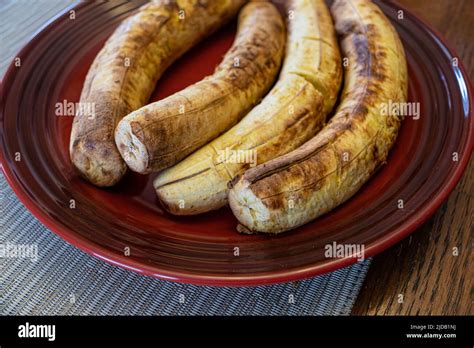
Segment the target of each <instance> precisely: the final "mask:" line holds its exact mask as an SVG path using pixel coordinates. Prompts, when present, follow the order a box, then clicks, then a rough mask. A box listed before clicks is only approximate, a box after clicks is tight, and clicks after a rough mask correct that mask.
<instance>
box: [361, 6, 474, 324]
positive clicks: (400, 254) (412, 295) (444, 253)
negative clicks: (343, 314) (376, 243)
mask: <svg viewBox="0 0 474 348" xmlns="http://www.w3.org/2000/svg"><path fill="white" fill-rule="evenodd" d="M399 3H401V4H402V5H404V6H405V7H406V8H408V9H410V10H412V11H413V12H415V13H417V14H418V15H420V16H421V17H423V18H424V19H425V20H427V21H428V22H429V23H430V24H431V25H432V26H434V27H435V28H436V29H437V30H438V31H439V32H441V33H442V34H443V36H444V37H445V38H446V39H447V40H448V42H449V43H450V45H451V46H452V47H453V48H454V50H455V51H456V53H457V54H458V55H459V57H460V59H461V60H462V62H463V64H464V66H465V67H466V69H467V71H468V73H469V76H470V78H471V80H472V81H474V52H473V50H474V42H473V37H474V1H472V0H399ZM473 173H474V158H471V161H470V163H469V166H468V168H467V169H466V172H465V173H464V176H463V178H462V180H461V181H460V182H459V183H458V185H457V186H456V188H455V190H454V191H453V192H452V193H451V195H450V196H449V199H448V200H447V201H446V202H445V203H444V204H443V206H442V207H441V208H440V209H439V211H438V212H437V213H436V214H435V215H434V216H433V217H432V218H431V219H430V220H429V221H428V222H427V223H426V224H425V225H424V226H423V227H422V228H420V229H419V230H418V231H416V232H415V233H413V234H412V235H411V236H410V237H409V238H407V239H405V240H404V241H402V242H401V243H399V244H397V245H396V246H394V247H392V248H390V249H388V250H386V251H385V252H383V253H382V254H379V255H377V256H376V257H374V260H373V263H372V266H371V268H370V270H369V273H368V275H367V278H366V280H365V283H364V286H363V288H362V290H361V292H360V294H359V297H358V299H357V301H356V304H355V306H354V308H353V312H352V313H353V314H354V315H399V314H402V315H463V314H464V315H466V314H470V315H472V314H473V301H474V288H473V278H474V264H473V262H472V261H473V234H474V233H473V231H474V225H473V216H474V209H473V203H474V174H473ZM455 247H457V248H458V249H459V254H458V256H455V255H453V248H455ZM400 295H401V296H400ZM402 296H403V297H402ZM400 300H403V302H402V303H400V302H401V301H400Z"/></svg>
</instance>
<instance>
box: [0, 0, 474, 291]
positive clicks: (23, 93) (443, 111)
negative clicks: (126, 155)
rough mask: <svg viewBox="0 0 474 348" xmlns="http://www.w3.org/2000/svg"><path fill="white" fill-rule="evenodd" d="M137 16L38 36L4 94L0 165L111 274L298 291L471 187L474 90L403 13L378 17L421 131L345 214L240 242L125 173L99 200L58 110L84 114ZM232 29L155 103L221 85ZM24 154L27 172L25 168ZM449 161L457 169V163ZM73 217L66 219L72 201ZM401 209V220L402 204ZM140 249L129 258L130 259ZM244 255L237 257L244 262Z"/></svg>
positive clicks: (403, 140)
mask: <svg viewBox="0 0 474 348" xmlns="http://www.w3.org/2000/svg"><path fill="white" fill-rule="evenodd" d="M138 5H139V3H137V2H133V3H132V2H121V1H114V2H88V3H82V4H80V5H79V6H77V8H76V19H75V20H70V19H69V17H68V15H67V13H66V14H64V15H62V16H59V17H57V18H56V19H55V20H54V21H52V22H51V23H49V24H48V25H47V26H46V27H45V28H44V29H43V30H42V31H40V32H39V33H38V34H37V35H36V36H35V37H34V38H33V39H32V40H31V42H30V43H29V44H28V45H27V46H26V47H25V48H24V49H23V50H22V51H21V52H20V54H19V55H18V56H19V57H21V60H22V66H21V67H20V68H17V67H15V66H14V65H13V64H12V65H11V66H10V68H9V69H8V72H7V74H6V76H5V78H4V80H3V82H2V86H1V114H0V136H1V143H0V146H1V148H0V158H1V163H2V169H3V171H4V173H5V175H6V178H7V180H8V182H9V183H10V185H11V186H12V187H13V189H14V191H15V193H16V194H17V195H18V197H19V198H20V199H21V201H22V202H23V203H24V204H25V205H26V207H27V208H28V209H30V210H31V211H32V212H33V214H34V215H35V216H36V217H37V218H38V219H39V220H40V221H42V222H43V223H44V224H45V225H46V226H47V227H48V228H50V229H51V230H52V231H54V232H55V233H57V234H58V235H60V236H61V237H62V238H64V239H65V240H66V241H68V242H70V243H71V244H74V245H76V246H77V247H79V248H81V249H82V250H85V251H87V252H88V253H91V254H93V255H95V256H97V257H99V258H101V259H103V260H105V261H108V262H111V263H113V264H116V265H119V266H122V267H124V268H127V269H130V270H133V271H136V272H140V273H143V274H147V275H152V276H155V277H158V278H163V279H169V280H175V281H180V282H186V283H194V284H210V285H256V284H268V283H275V282H284V281H290V280H296V279H301V278H306V277H310V276H314V275H317V274H321V273H324V272H328V271H332V270H335V269H337V268H340V267H344V266H347V265H349V264H351V263H353V262H355V261H356V260H355V259H354V258H341V259H328V258H325V257H324V246H325V245H326V244H330V243H332V242H333V241H336V242H337V243H341V244H342V243H358V244H363V245H364V246H365V252H366V256H371V255H374V254H376V253H379V252H381V251H382V250H384V249H386V248H388V247H390V246H391V245H393V244H395V243H396V242H398V241H399V240H401V239H402V238H404V237H406V236H407V235H408V234H409V233H411V232H412V231H413V230H415V229H416V228H417V227H418V226H420V225H421V224H422V223H423V222H424V221H426V219H428V218H429V217H430V216H431V215H432V214H433V213H434V212H435V210H436V209H437V208H438V207H439V206H440V205H441V203H442V202H443V200H445V199H446V197H447V196H448V194H449V193H450V192H451V190H452V189H453V188H454V186H455V184H456V182H457V181H458V180H459V178H460V177H461V174H462V172H463V170H464V169H465V167H466V164H467V163H468V160H469V157H470V155H471V152H472V146H473V116H472V102H473V100H472V88H471V86H470V83H469V81H468V78H467V75H466V73H465V71H464V69H463V68H462V66H461V64H460V63H459V66H455V65H453V64H452V62H453V58H454V57H456V55H455V54H454V53H453V52H452V51H451V50H450V49H448V48H446V45H445V44H444V43H443V41H442V39H440V37H439V35H438V34H436V33H434V32H433V30H432V29H430V28H429V27H428V26H427V25H426V24H424V23H423V22H421V21H420V20H419V19H418V18H416V17H415V16H414V15H412V14H410V13H409V12H408V11H406V10H405V13H404V19H403V20H398V19H397V11H398V10H399V9H400V7H399V6H398V5H396V4H394V3H380V6H381V7H382V9H383V11H384V12H385V13H386V14H387V15H388V16H389V18H390V19H391V20H392V22H393V24H394V25H395V27H396V28H397V30H398V32H399V34H400V36H401V38H402V40H403V43H404V45H405V49H406V53H407V59H408V65H409V80H410V88H409V90H410V100H411V101H418V102H420V103H421V117H420V119H418V120H414V119H412V118H408V119H406V120H405V121H404V123H403V126H402V129H401V132H400V135H399V138H398V141H397V143H396V146H395V148H394V149H393V151H392V153H391V157H390V158H389V160H388V164H387V165H386V166H384V167H383V169H382V170H380V171H379V172H378V173H377V175H376V176H375V177H374V178H373V179H372V180H370V182H369V183H367V185H365V186H364V187H363V189H362V190H361V191H360V192H359V193H358V194H357V195H356V196H355V197H354V198H352V199H351V200H350V201H348V202H347V203H346V204H344V205H342V206H340V207H339V208H337V209H335V210H334V211H333V212H331V213H330V214H327V215H325V216H323V217H322V218H320V219H318V220H316V221H314V222H312V223H309V224H307V225H305V226H303V227H301V228H299V229H297V230H295V231H293V232H290V233H284V234H282V235H279V236H276V237H268V236H247V235H240V234H238V233H236V232H235V226H236V223H237V221H236V220H235V218H234V217H233V216H232V213H231V212H230V210H229V209H228V208H225V209H221V210H219V211H216V212H214V213H210V214H206V215H202V216H198V217H192V218H181V217H173V216H170V215H168V214H166V213H164V212H163V210H162V209H161V208H160V206H159V205H158V203H157V200H156V198H155V194H154V192H153V189H152V186H151V183H152V179H153V176H140V175H137V174H131V173H129V174H128V175H127V176H126V178H125V179H124V180H123V181H122V182H121V183H120V185H118V186H117V187H114V188H112V189H107V190H102V189H98V188H95V187H94V186H91V185H89V184H87V183H86V182H84V181H83V180H81V179H80V178H79V177H78V176H77V175H76V174H75V173H74V171H73V168H72V166H71V163H70V161H69V157H68V142H69V132H70V129H71V123H72V117H67V116H62V117H58V116H56V115H55V104H56V103H58V102H62V101H63V100H67V101H69V102H76V101H78V100H79V94H80V91H81V88H82V83H83V81H84V77H85V74H86V72H87V70H88V68H89V66H90V64H91V62H92V60H93V58H94V56H95V55H96V53H97V52H98V50H99V49H100V47H101V46H102V45H103V43H104V41H105V40H106V38H107V37H108V36H109V35H110V34H111V33H112V31H113V29H114V28H115V27H116V26H117V24H118V23H119V22H120V21H121V20H122V19H123V18H125V17H126V16H127V15H128V14H129V13H130V12H131V11H132V10H134V9H135V8H136V7H137V6H138ZM233 35H234V27H233V26H229V27H228V28H226V29H224V30H222V31H220V32H219V33H217V34H216V35H214V36H212V37H210V38H209V39H208V40H207V41H205V42H204V43H203V44H201V45H199V47H196V48H195V49H194V50H192V51H191V52H190V53H189V54H187V55H186V56H185V57H184V58H183V59H181V60H180V61H179V62H178V63H176V64H175V65H174V66H173V67H172V68H171V69H170V70H169V71H168V72H167V73H166V75H165V76H164V77H163V78H162V79H161V81H160V82H159V84H158V89H157V91H156V93H155V95H154V97H153V100H157V99H160V98H163V97H165V96H167V95H170V94H171V93H173V92H175V91H177V90H180V89H182V88H184V87H186V86H187V85H189V84H191V83H193V82H195V81H198V80H200V79H201V78H202V77H204V76H205V75H207V74H209V73H211V72H212V71H213V68H214V66H215V65H216V64H217V63H218V62H219V61H220V59H221V57H222V55H223V54H224V53H225V52H226V50H227V49H228V48H229V47H230V45H231V42H232V39H233ZM17 153H19V154H20V156H21V161H18V162H17V161H15V155H16V154H17ZM453 153H457V154H458V160H457V161H455V160H453ZM71 199H74V200H75V208H74V209H71V208H70V200H71ZM399 199H402V200H403V201H404V209H398V207H397V203H398V200H399ZM127 247H128V248H130V256H125V255H124V250H125V248H127ZM236 247H238V248H239V256H235V255H234V250H235V249H234V248H236Z"/></svg>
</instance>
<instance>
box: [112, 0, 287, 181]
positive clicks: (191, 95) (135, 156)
mask: <svg viewBox="0 0 474 348" xmlns="http://www.w3.org/2000/svg"><path fill="white" fill-rule="evenodd" d="M284 47H285V25H284V22H283V20H282V18H281V16H280V14H279V13H278V10H277V9H276V8H275V6H274V5H272V4H271V3H269V2H250V3H249V4H248V5H246V6H245V7H244V8H243V9H242V11H241V12H240V15H239V24H238V32H237V37H236V39H235V41H234V44H233V46H232V48H231V49H230V50H229V52H227V54H226V56H225V57H224V59H223V61H222V63H221V64H220V65H219V66H218V67H217V69H216V71H215V72H214V74H213V75H211V76H208V77H206V78H205V79H204V80H202V81H200V82H198V83H196V84H194V85H191V86H189V87H187V88H185V89H184V90H182V91H180V92H178V93H176V94H174V95H171V96H169V97H168V98H165V99H163V100H161V101H158V102H156V103H152V104H150V105H147V106H145V107H143V108H141V109H139V110H137V111H135V112H133V113H131V114H129V115H128V116H126V117H125V118H124V119H123V120H122V121H121V122H120V123H119V124H118V126H117V129H116V132H115V140H116V144H117V147H118V149H119V151H120V153H121V155H122V157H123V159H124V160H125V162H126V163H127V165H128V166H129V168H130V169H132V170H134V171H136V172H139V173H142V174H146V173H150V172H152V171H159V170H162V169H164V168H167V167H169V166H171V165H173V164H175V163H177V162H178V161H180V160H181V159H183V158H184V157H186V156H187V155H189V154H190V153H191V152H193V151H194V150H196V149H198V148H200V147H201V146H203V145H204V144H206V143H208V142H209V141H210V140H212V139H214V138H216V137H217V136H218V135H220V134H221V133H222V132H224V131H226V130H227V129H229V128H230V127H232V126H233V125H234V124H235V123H236V122H238V121H239V120H240V119H241V118H242V117H243V116H244V115H245V114H246V113H247V112H248V110H249V109H250V108H251V107H253V106H254V105H255V104H256V103H257V102H258V100H259V99H260V98H261V97H262V96H263V95H265V93H266V92H267V91H268V89H269V88H270V87H271V85H272V84H273V82H274V80H275V77H276V75H277V73H278V71H279V69H280V65H281V61H282V58H283V53H284Z"/></svg>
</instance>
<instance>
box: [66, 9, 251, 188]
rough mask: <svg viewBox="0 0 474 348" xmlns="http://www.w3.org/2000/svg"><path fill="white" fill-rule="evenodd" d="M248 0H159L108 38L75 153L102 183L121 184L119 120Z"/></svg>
mask: <svg viewBox="0 0 474 348" xmlns="http://www.w3.org/2000/svg"><path fill="white" fill-rule="evenodd" d="M245 2H246V1H245V0H223V1H209V0H208V1H203V0H154V1H152V2H150V3H148V4H146V5H145V6H143V7H141V8H140V9H139V10H138V11H137V12H136V13H135V14H134V15H132V16H131V17H130V18H128V19H126V20H125V21H124V22H123V23H122V24H121V25H120V26H119V27H118V28H117V29H116V31H115V32H114V34H113V35H112V36H111V37H110V38H109V40H108V41H107V42H106V44H105V46H104V47H103V48H102V50H101V51H100V53H99V54H98V56H97V57H96V59H95V60H94V62H93V64H92V66H91V68H90V69H89V73H88V74H87V77H86V80H85V83H84V87H83V90H82V94H81V100H80V101H81V103H87V104H90V105H94V108H95V112H94V114H87V113H80V114H78V115H77V116H76V118H75V120H74V124H73V128H72V133H71V140H70V157H71V160H72V162H73V164H74V166H75V167H76V168H77V170H78V171H79V173H80V174H81V175H82V176H83V177H84V178H86V179H87V180H89V181H90V182H91V183H93V184H95V185H97V186H111V185H114V184H115V183H117V182H118V181H119V180H120V179H121V177H122V176H123V175H124V173H125V171H126V165H125V163H124V161H123V160H122V158H121V156H120V154H119V152H118V151H117V148H116V146H115V140H114V131H115V127H116V125H117V123H118V122H119V121H120V120H121V119H122V118H123V117H124V116H125V115H127V114H128V113H130V112H132V111H133V110H136V109H138V108H140V107H141V106H143V105H144V104H145V103H146V102H147V101H148V99H149V97H150V94H151V93H152V91H153V89H154V87H155V84H156V82H157V80H158V79H159V77H160V76H161V75H162V73H163V72H164V71H165V69H166V68H167V67H168V66H169V65H170V64H171V63H172V62H173V61H175V60H176V59H177V58H178V57H180V56H181V55H182V54H183V53H184V52H185V51H187V50H188V49H189V48H191V47H192V46H194V45H195V44H196V43H197V42H198V41H200V40H201V39H203V38H204V37H206V36H207V35H208V34H210V33H211V32H213V31H215V30H216V29H217V28H219V27H220V26H221V25H222V24H223V23H225V22H227V21H228V20H229V19H230V18H231V17H232V16H234V15H235V14H236V13H237V11H238V10H239V8H240V7H241V6H242V5H243V4H244V3H245Z"/></svg>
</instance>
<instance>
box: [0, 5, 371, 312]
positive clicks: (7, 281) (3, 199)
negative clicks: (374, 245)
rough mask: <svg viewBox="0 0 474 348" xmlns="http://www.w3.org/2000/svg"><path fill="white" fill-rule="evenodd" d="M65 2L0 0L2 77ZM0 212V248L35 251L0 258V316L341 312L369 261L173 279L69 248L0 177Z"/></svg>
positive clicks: (349, 304) (353, 295)
mask: <svg viewBox="0 0 474 348" xmlns="http://www.w3.org/2000/svg"><path fill="white" fill-rule="evenodd" d="M70 3H71V1H58V0H52V1H51V0H48V1H45V0H40V1H34V0H30V1H26V0H21V1H11V0H1V1H0V39H1V40H0V43H1V48H0V51H1V52H0V54H1V58H2V59H1V63H0V75H3V73H4V71H5V69H6V66H7V64H8V62H9V61H10V60H11V59H12V58H13V57H14V55H15V54H16V52H17V51H19V49H20V48H21V46H22V45H24V44H25V43H26V41H27V39H28V37H29V36H30V35H31V33H33V32H35V31H36V30H37V29H38V28H39V27H40V26H41V24H42V23H44V22H45V21H46V20H47V19H48V18H50V17H52V16H53V15H54V14H55V13H57V12H59V11H61V9H62V8H65V7H67V6H68V5H69V4H70ZM0 209H1V210H0V247H3V248H5V247H7V246H8V245H13V246H15V247H17V248H18V247H19V246H20V245H27V246H28V247H29V248H30V250H29V251H30V252H32V253H33V254H34V252H35V250H36V251H37V253H38V254H37V260H36V261H35V260H34V257H29V258H20V257H12V255H10V257H3V258H0V314H6V315H88V314H89V315H106V314H110V315H113V314H115V315H128V314H130V315H133V314H140V315H198V314H199V315H245V314H246V315H347V314H349V313H350V310H351V308H352V305H353V303H354V300H355V298H356V296H357V294H358V292H359V290H360V287H361V285H362V282H363V280H364V277H365V274H366V272H367V270H368V267H369V263H370V260H367V261H365V262H362V263H358V264H355V265H353V266H351V267H347V268H345V269H341V270H338V271H336V272H333V273H330V274H326V275H323V276H319V277H315V278H312V279H309V280H305V281H301V282H293V283H287V284H279V285H271V286H259V287H248V288H217V287H203V286H191V285H182V284H175V283H170V282H167V281H161V280H157V279H153V278H150V277H145V276H141V275H138V274H135V273H132V272H129V271H126V270H122V269H120V268H117V267H114V266H112V265H109V264H106V263H104V262H103V261H100V260H98V259H96V258H94V257H92V256H89V255H87V254H85V253H84V252H82V251H80V250H78V249H76V248H75V247H73V246H71V245H69V244H68V243H66V242H65V241H63V240H62V239H60V238H59V237H57V236H56V235H55V234H53V233H52V232H51V231H49V230H48V229H47V228H45V227H44V226H43V225H42V224H41V223H40V222H38V220H36V219H35V218H34V217H33V216H32V215H31V214H30V213H29V211H28V210H26V209H25V207H24V206H23V205H22V204H21V203H20V202H19V201H18V199H17V198H16V196H15V194H14V193H13V192H12V190H11V189H10V187H9V186H8V184H7V183H6V181H5V179H4V177H3V175H1V174H0ZM33 254H30V256H32V255H33ZM33 256H34V255H33Z"/></svg>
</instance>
